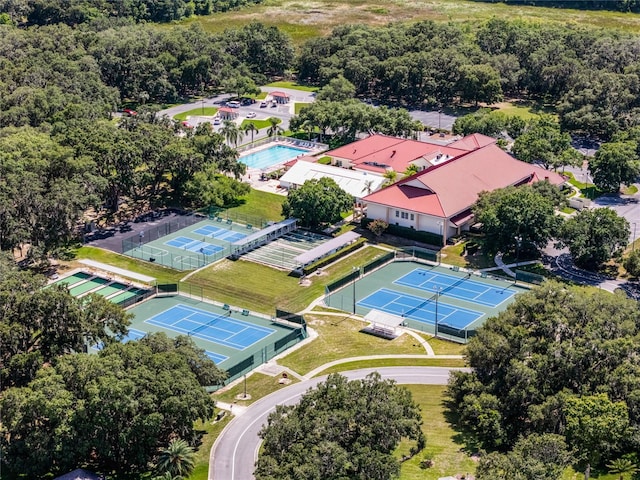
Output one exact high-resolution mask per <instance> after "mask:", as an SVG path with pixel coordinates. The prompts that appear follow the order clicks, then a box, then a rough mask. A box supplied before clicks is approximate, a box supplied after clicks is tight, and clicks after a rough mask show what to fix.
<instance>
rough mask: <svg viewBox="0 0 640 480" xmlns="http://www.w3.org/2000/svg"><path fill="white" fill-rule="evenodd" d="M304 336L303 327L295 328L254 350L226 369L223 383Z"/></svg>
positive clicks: (248, 370) (239, 375) (230, 380)
mask: <svg viewBox="0 0 640 480" xmlns="http://www.w3.org/2000/svg"><path fill="white" fill-rule="evenodd" d="M305 338H306V332H305V330H304V329H303V328H296V329H294V330H292V331H291V332H290V333H288V334H287V335H286V336H285V337H283V338H281V339H279V340H276V341H275V342H274V343H273V344H271V345H267V346H266V347H263V348H261V349H260V350H259V351H257V352H255V353H254V354H253V355H250V356H248V357H246V358H244V359H243V360H240V361H239V362H238V363H236V364H235V365H233V366H232V367H230V368H228V369H227V380H226V381H225V384H228V383H230V382H233V381H234V380H236V379H238V378H240V377H242V376H243V375H245V374H247V373H249V372H250V371H251V370H253V369H254V368H256V367H258V366H259V365H262V364H263V363H267V362H268V361H269V360H271V359H272V358H273V357H275V356H276V355H279V354H281V353H282V352H284V351H285V350H287V349H288V348H290V347H292V346H294V345H295V344H297V343H298V342H300V341H302V340H304V339H305ZM221 387H222V385H219V386H218V387H217V388H221ZM214 388H216V387H211V388H210V389H214Z"/></svg>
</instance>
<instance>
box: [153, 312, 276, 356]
mask: <svg viewBox="0 0 640 480" xmlns="http://www.w3.org/2000/svg"><path fill="white" fill-rule="evenodd" d="M145 323H149V324H151V325H156V326H159V327H163V328H166V329H168V330H173V331H175V332H179V333H184V334H187V335H189V336H192V337H198V338H201V339H203V340H207V341H210V342H213V343H217V344H218V345H223V346H225V347H231V348H234V349H236V350H244V349H246V348H248V347H250V346H251V345H253V344H254V343H256V342H259V341H261V340H263V339H264V338H266V337H268V336H269V335H271V334H272V333H274V332H275V330H273V329H272V328H267V327H262V326H259V325H253V324H250V323H248V322H243V321H242V320H237V319H235V318H230V314H229V315H218V314H215V313H211V312H207V311H205V310H201V309H199V308H195V307H191V306H188V305H183V304H179V305H174V306H172V307H170V308H169V309H167V310H165V311H163V312H161V313H159V314H157V315H154V316H153V317H151V318H149V319H148V320H146V321H145Z"/></svg>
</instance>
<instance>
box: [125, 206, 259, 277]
mask: <svg viewBox="0 0 640 480" xmlns="http://www.w3.org/2000/svg"><path fill="white" fill-rule="evenodd" d="M253 231H254V229H253V226H252V225H240V224H237V223H233V222H232V221H231V220H226V221H223V219H222V218H220V217H217V218H215V219H203V220H201V221H200V222H197V223H194V224H190V225H187V226H184V227H182V226H181V228H179V229H177V230H170V229H168V228H151V229H149V230H145V231H141V232H139V233H138V234H137V235H134V236H132V237H129V238H126V239H124V240H123V241H122V251H123V253H124V254H125V255H128V256H130V257H134V258H140V259H142V260H146V261H149V262H154V263H159V264H161V265H164V266H165V267H171V268H175V269H177V270H195V269H197V268H201V267H204V266H205V265H209V264H210V263H212V262H215V261H216V260H220V259H222V258H225V257H227V256H228V255H229V254H230V253H231V244H232V243H233V242H236V241H238V240H240V239H243V238H245V237H246V236H247V235H249V234H250V233H252V232H253Z"/></svg>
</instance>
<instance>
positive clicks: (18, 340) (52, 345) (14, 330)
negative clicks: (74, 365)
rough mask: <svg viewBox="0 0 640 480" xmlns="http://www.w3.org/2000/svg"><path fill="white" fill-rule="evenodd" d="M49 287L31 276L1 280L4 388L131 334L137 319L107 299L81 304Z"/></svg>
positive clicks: (0, 339) (1, 373) (0, 349)
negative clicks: (59, 360) (132, 322)
mask: <svg viewBox="0 0 640 480" xmlns="http://www.w3.org/2000/svg"><path fill="white" fill-rule="evenodd" d="M43 285H44V280H43V279H42V278H41V277H39V276H34V275H32V274H30V273H27V272H11V273H9V274H7V275H6V276H4V277H3V278H1V279H0V303H1V304H2V305H3V308H2V310H0V365H2V369H1V370H0V379H1V380H2V382H1V385H2V388H8V387H10V386H13V385H15V386H23V385H26V384H27V383H29V381H31V380H33V378H34V377H35V374H36V372H37V371H38V369H39V368H40V367H42V366H43V365H45V364H47V363H50V362H52V361H53V360H54V359H55V358H57V357H58V356H60V355H64V354H68V353H74V352H82V351H84V349H85V347H86V345H87V344H89V345H95V344H97V343H100V342H102V343H105V344H109V343H112V342H115V341H117V339H118V337H120V338H121V337H123V336H124V335H125V334H126V332H127V327H128V325H129V320H130V318H131V315H130V314H127V313H125V312H124V311H123V310H122V309H121V308H120V307H118V306H117V305H115V304H114V303H111V302H109V301H108V300H106V299H105V298H104V297H102V296H99V295H89V296H88V297H84V298H82V299H78V298H74V297H72V296H71V295H70V294H69V292H68V290H67V289H66V288H64V287H60V286H55V285H53V286H50V287H49V288H47V289H46V290H44V289H42V287H43Z"/></svg>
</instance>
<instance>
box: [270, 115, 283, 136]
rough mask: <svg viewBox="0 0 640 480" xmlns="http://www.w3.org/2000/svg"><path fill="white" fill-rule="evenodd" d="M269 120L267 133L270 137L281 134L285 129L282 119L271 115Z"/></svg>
mask: <svg viewBox="0 0 640 480" xmlns="http://www.w3.org/2000/svg"><path fill="white" fill-rule="evenodd" d="M267 121H268V122H269V128H268V129H267V135H268V136H270V137H275V136H276V135H280V134H281V133H282V132H283V131H284V130H282V127H281V126H280V123H281V122H282V120H280V119H279V118H276V117H269V118H268V119H267Z"/></svg>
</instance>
